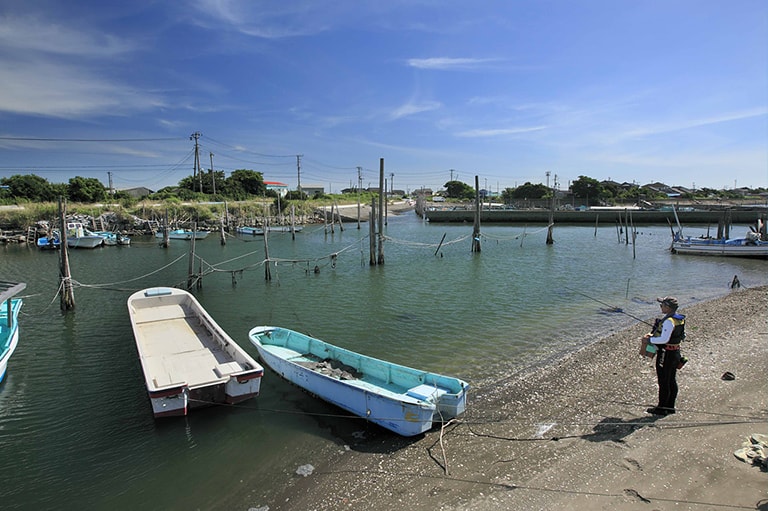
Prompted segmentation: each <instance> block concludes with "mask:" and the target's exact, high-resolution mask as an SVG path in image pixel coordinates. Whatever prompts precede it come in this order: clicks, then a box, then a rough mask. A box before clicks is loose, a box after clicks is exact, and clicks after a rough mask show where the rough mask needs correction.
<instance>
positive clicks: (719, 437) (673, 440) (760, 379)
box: [269, 287, 768, 511]
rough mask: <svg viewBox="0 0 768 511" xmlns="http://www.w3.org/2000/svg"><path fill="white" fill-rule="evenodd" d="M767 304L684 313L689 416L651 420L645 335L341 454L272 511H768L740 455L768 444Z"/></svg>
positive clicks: (652, 384) (652, 393) (749, 300)
mask: <svg viewBox="0 0 768 511" xmlns="http://www.w3.org/2000/svg"><path fill="white" fill-rule="evenodd" d="M767 293H768V288H766V287H763V288H755V289H748V290H744V289H742V290H738V291H734V292H732V293H731V294H729V295H727V296H725V297H723V298H720V299H717V300H713V301H710V302H706V303H700V304H695V305H693V306H690V307H686V305H685V303H681V308H680V312H682V313H683V314H686V315H687V318H688V319H687V334H688V335H687V339H686V341H685V343H684V347H683V353H684V354H685V355H686V356H687V357H688V358H689V359H690V362H689V363H688V364H687V365H686V366H685V368H683V369H682V370H681V371H679V372H678V383H679V384H680V394H679V398H678V403H677V406H678V412H677V414H675V415H670V416H667V417H663V418H659V417H656V416H650V415H648V414H646V413H645V409H646V408H647V407H648V406H652V405H655V404H656V391H657V387H656V380H655V372H654V370H653V366H652V365H651V364H652V363H651V362H649V361H648V360H647V359H643V358H641V357H640V356H639V355H638V354H637V352H638V343H639V337H640V336H641V335H642V334H643V333H644V332H645V331H646V329H647V327H646V326H645V325H642V324H638V325H636V326H634V327H632V328H629V329H627V330H622V331H617V332H614V333H609V334H608V333H607V337H605V338H604V339H602V340H600V341H598V342H596V343H594V344H592V345H590V346H588V347H586V348H584V349H582V350H580V351H579V352H577V353H574V354H573V355H571V356H569V357H567V358H566V359H564V360H560V361H558V362H556V363H555V364H553V365H551V366H549V367H545V368H542V369H541V370H537V371H535V372H532V373H530V374H526V375H516V376H513V377H509V378H507V379H503V380H501V381H498V382H497V383H496V384H495V385H493V386H489V387H486V388H483V389H477V390H476V392H475V393H474V394H473V395H472V400H471V402H470V406H469V410H468V412H467V413H466V414H465V415H464V416H462V417H461V420H460V421H458V422H456V423H455V424H451V425H448V426H447V427H445V428H444V429H443V430H442V431H441V430H440V429H439V428H437V429H435V430H433V431H431V432H429V433H428V434H427V435H425V436H424V437H421V438H417V439H415V440H408V439H398V438H393V437H392V436H391V435H374V436H373V438H368V439H363V440H360V442H359V443H356V444H354V445H351V446H349V447H346V448H342V447H341V446H340V448H339V450H338V451H337V452H335V453H332V454H331V455H330V456H329V457H328V458H327V459H324V460H322V462H320V463H316V464H315V471H314V472H313V473H312V474H311V475H310V476H308V477H301V476H298V475H297V476H296V477H295V479H294V480H293V482H292V484H291V485H290V486H289V487H288V488H286V489H285V492H284V493H283V494H282V495H281V496H280V498H278V499H276V501H275V502H272V503H270V504H269V509H270V510H271V511H275V510H330V509H349V510H367V511H371V510H372V511H377V510H382V511H383V510H392V509H411V510H436V509H440V510H465V509H466V510H470V509H471V510H481V511H482V510H506V509H509V510H518V509H520V510H522V509H524V510H532V509H542V510H549V509H557V510H561V509H569V510H577V511H578V510H599V509H605V510H608V509H610V510H612V511H623V510H627V511H629V510H666V509H675V510H710V509H768V473H766V472H763V471H761V470H760V469H759V468H758V467H756V466H752V465H749V464H747V463H744V462H742V461H740V460H739V459H737V458H736V457H735V456H734V454H733V453H734V451H736V450H737V449H739V448H740V447H742V443H743V442H744V441H745V440H746V439H747V438H748V437H749V436H750V435H751V434H753V433H763V434H768V378H766V375H767V374H768V371H767V370H766V369H768V342H767V341H768V321H767V319H768V295H767ZM726 371H729V372H731V373H733V374H734V375H735V376H736V378H735V380H733V381H725V380H723V379H721V376H722V375H723V373H725V372H726Z"/></svg>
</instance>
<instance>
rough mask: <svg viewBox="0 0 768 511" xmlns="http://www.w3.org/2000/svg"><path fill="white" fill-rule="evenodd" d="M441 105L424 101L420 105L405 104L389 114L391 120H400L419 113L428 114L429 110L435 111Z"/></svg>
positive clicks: (436, 102)
mask: <svg viewBox="0 0 768 511" xmlns="http://www.w3.org/2000/svg"><path fill="white" fill-rule="evenodd" d="M442 106H443V105H442V104H441V103H440V102H438V101H425V102H422V103H412V102H409V103H406V104H405V105H403V106H401V107H399V108H397V109H395V110H394V111H393V112H392V113H391V114H390V118H391V119H401V118H403V117H408V116H410V115H414V114H418V113H421V112H429V111H431V110H437V109H439V108H440V107H442Z"/></svg>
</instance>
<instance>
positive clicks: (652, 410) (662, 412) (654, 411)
mask: <svg viewBox="0 0 768 511" xmlns="http://www.w3.org/2000/svg"><path fill="white" fill-rule="evenodd" d="M646 412H647V413H652V414H653V415H667V414H668V413H669V410H667V409H665V408H659V407H658V406H654V407H653V408H648V409H647V410H646ZM672 413H675V412H672Z"/></svg>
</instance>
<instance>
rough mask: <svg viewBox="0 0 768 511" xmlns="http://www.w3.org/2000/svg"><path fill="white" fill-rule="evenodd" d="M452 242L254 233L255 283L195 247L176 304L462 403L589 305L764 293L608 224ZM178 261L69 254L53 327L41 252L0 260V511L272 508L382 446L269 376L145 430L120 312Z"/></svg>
mask: <svg viewBox="0 0 768 511" xmlns="http://www.w3.org/2000/svg"><path fill="white" fill-rule="evenodd" d="M745 230H746V228H745V227H736V228H734V231H733V232H735V233H740V232H742V231H745ZM471 232H472V226H471V225H444V224H441V225H429V224H425V223H424V222H422V221H421V220H420V219H418V218H417V217H416V216H415V215H413V214H412V213H411V214H407V215H404V216H402V217H395V218H390V219H389V220H388V225H387V227H386V235H387V236H388V239H387V241H386V242H385V264H384V265H382V266H377V267H370V266H369V264H368V259H369V254H368V250H369V244H368V240H367V238H366V236H367V234H368V227H367V225H365V224H364V225H363V229H361V230H358V229H357V228H356V224H350V225H347V226H345V229H344V231H340V230H339V228H338V226H337V227H336V229H335V232H333V233H330V232H328V233H326V232H325V231H324V229H323V227H322V226H319V227H315V226H308V227H307V228H305V229H304V231H303V232H301V233H297V234H296V239H295V240H292V239H291V236H290V234H279V235H278V234H275V235H270V236H269V238H268V242H269V254H270V257H271V258H272V259H279V261H278V262H277V264H272V265H271V266H270V271H271V275H272V280H271V281H269V282H267V281H266V280H265V266H264V265H263V260H264V254H265V247H264V241H263V239H262V238H261V237H253V238H250V237H249V238H229V239H228V241H227V243H226V245H223V246H222V245H221V244H220V242H219V239H218V236H214V235H212V236H209V237H208V238H207V239H206V240H204V241H202V242H198V243H197V244H196V248H197V255H198V257H199V259H198V260H196V261H195V268H196V269H197V268H199V267H200V266H201V265H202V268H203V270H204V271H205V272H206V276H205V277H204V279H203V286H202V288H201V289H199V290H196V291H195V294H196V296H197V297H198V299H199V300H200V302H201V303H202V305H203V306H204V307H205V308H206V309H207V310H208V312H209V313H210V314H211V315H212V316H213V317H214V319H215V320H216V321H217V322H218V323H219V324H220V325H221V326H222V327H224V329H225V330H227V332H228V333H229V334H230V335H231V336H232V337H233V338H234V339H235V340H236V341H238V342H239V343H240V344H241V345H242V346H243V347H244V348H245V349H246V350H248V351H249V352H250V353H251V354H252V355H254V356H255V355H256V350H255V348H253V347H252V346H251V345H250V343H249V342H248V340H247V332H248V330H249V329H250V328H251V327H253V326H256V325H280V326H286V327H289V328H292V329H295V330H300V331H303V332H306V333H309V334H311V335H313V336H316V337H319V338H321V339H324V340H327V341H330V342H332V343H334V344H338V345H341V346H344V347H346V348H350V349H353V350H356V351H361V352H364V353H366V354H368V355H372V356H375V357H378V358H384V359H387V360H391V361H393V362H396V363H400V364H404V365H408V366H412V367H419V368H423V369H427V370H431V371H435V372H441V373H445V374H449V375H454V376H458V377H461V378H463V379H465V380H467V381H469V382H470V384H471V385H472V386H473V388H475V389H482V388H485V387H487V386H489V385H492V384H493V382H494V381H497V380H499V379H501V378H502V377H506V376H508V375H509V374H510V373H514V372H517V371H521V370H524V369H526V368H528V367H530V366H532V365H535V364H538V363H540V362H541V361H543V360H546V359H548V358H549V357H551V356H552V355H553V354H557V353H561V352H563V351H568V350H572V349H574V348H576V347H578V346H581V345H583V344H585V343H587V342H590V341H591V340H594V339H595V338H596V337H595V336H596V335H597V334H598V333H599V332H606V331H607V330H609V329H611V330H613V329H616V328H618V327H620V326H624V325H628V324H631V323H633V322H635V320H633V319H632V318H630V317H628V316H626V315H623V314H616V313H609V312H607V311H606V310H605V309H607V308H608V307H606V306H605V305H604V304H609V305H611V306H615V307H621V308H622V309H623V310H624V311H626V312H628V313H631V314H632V315H634V316H637V317H641V318H650V317H652V316H653V315H654V314H657V313H658V305H657V304H656V303H655V301H654V298H655V297H656V296H660V295H677V296H678V298H679V300H680V302H681V304H682V306H683V307H685V305H686V304H689V303H692V302H694V301H697V300H703V299H708V298H712V297H715V296H719V295H722V294H725V293H727V292H729V291H730V290H729V288H728V284H729V283H730V282H731V279H732V278H733V275H738V276H739V279H740V281H741V283H742V284H743V285H745V286H757V285H765V284H767V283H768V275H767V273H766V265H767V264H768V263H767V262H766V261H754V260H738V259H727V258H723V259H721V258H707V257H694V256H688V257H686V256H679V255H672V254H670V253H669V251H668V247H669V241H670V235H669V228H668V227H667V226H658V227H643V228H642V229H641V230H640V234H639V236H638V239H637V244H636V245H635V247H634V257H633V246H632V245H626V244H625V243H623V242H622V243H619V242H618V239H617V233H616V229H615V227H614V226H605V227H601V228H599V229H598V232H597V235H595V229H594V227H593V226H590V227H587V226H558V227H557V228H556V229H555V231H554V239H555V244H554V245H552V246H547V245H546V244H545V243H544V240H545V236H546V232H545V231H543V230H542V226H528V227H522V226H503V225H488V226H483V227H482V233H483V237H482V242H481V248H482V251H481V253H479V254H473V253H471V251H470V247H471V239H470V235H471ZM524 234H525V236H524ZM689 234H691V235H695V234H696V233H695V230H692V232H690V233H689ZM444 235H445V240H444V242H443V245H442V247H441V248H440V250H439V251H437V254H435V252H436V249H437V245H438V243H440V241H441V239H442V238H443V236H444ZM188 248H189V242H185V241H172V242H171V247H170V248H168V249H162V248H159V247H158V245H157V243H156V240H154V239H150V238H146V239H134V243H133V245H132V246H129V247H105V248H100V249H96V250H74V251H71V252H70V263H71V267H72V275H73V279H74V280H75V281H76V282H77V287H76V289H75V300H76V303H77V308H76V310H75V311H74V312H71V313H68V314H62V313H61V312H60V310H59V302H58V298H57V297H56V291H57V287H58V260H57V254H55V253H48V252H41V251H37V250H36V249H34V248H28V247H25V246H20V245H6V246H2V247H0V279H2V280H9V281H23V282H26V283H27V289H26V291H25V293H26V294H25V303H24V307H23V309H22V317H21V340H20V344H19V348H18V349H17V351H16V353H15V354H14V356H13V357H12V358H11V361H10V364H9V367H8V374H7V377H6V381H5V382H3V383H2V384H0V452H1V453H2V456H0V474H2V482H1V483H0V508H2V509H115V510H118V509H141V508H143V509H214V508H216V509H221V508H226V509H242V510H247V509H248V508H250V507H259V506H265V505H270V504H274V503H273V502H272V499H273V498H274V496H275V495H276V493H278V492H279V491H280V490H282V489H283V488H285V487H286V486H287V485H289V484H290V482H291V481H292V480H294V478H296V477H299V476H296V475H295V471H296V469H297V467H298V466H300V465H304V464H312V465H314V466H320V465H322V463H323V459H324V458H323V457H324V453H327V452H328V450H329V449H343V446H344V445H345V444H353V446H354V447H353V448H360V449H365V448H366V441H363V442H361V441H359V440H355V441H354V442H353V438H354V435H355V434H356V433H357V432H360V431H363V432H365V434H366V436H367V438H369V439H370V442H373V441H374V439H375V440H376V441H379V442H380V441H381V439H386V438H388V437H390V435H391V434H390V433H387V432H385V431H383V430H380V429H378V428H375V427H372V426H367V425H366V424H365V423H364V422H362V421H359V420H354V419H347V418H342V417H338V416H337V415H338V414H340V413H341V412H340V411H339V410H338V409H335V408H333V407H331V406H329V405H326V404H325V403H323V402H320V401H318V400H316V399H314V398H312V397H311V396H309V395H307V394H305V393H303V392H302V391H300V390H299V389H297V388H296V387H292V386H291V385H289V384H287V383H285V382H283V381H282V380H280V379H279V378H278V377H277V376H276V375H275V374H273V373H271V372H269V371H267V372H266V373H265V376H264V378H263V380H262V387H261V395H260V396H259V397H258V398H256V399H254V400H251V401H249V402H246V403H244V404H243V405H241V406H237V407H219V408H208V409H195V410H193V411H192V414H191V415H190V416H188V417H185V418H177V419H166V420H158V421H156V420H155V419H154V418H153V417H152V413H151V408H150V405H149V402H148V399H147V397H146V392H145V388H144V384H143V376H142V373H141V366H140V364H139V361H138V357H137V355H136V349H135V345H134V343H133V337H132V334H131V327H130V324H129V319H128V314H127V309H126V300H127V298H128V296H129V295H130V294H131V293H132V292H133V291H135V290H138V289H142V288H145V287H151V286H173V285H177V284H181V283H183V282H185V281H186V276H187V269H188V266H189V257H188V255H187V254H188ZM332 254H336V257H335V258H332V257H330V256H331V255H332ZM295 261H299V262H295ZM315 267H317V271H315ZM588 296H589V297H591V298H588ZM596 300H599V301H600V302H604V304H601V303H598V301H596ZM470 406H471V401H470ZM483 412H484V411H483V410H474V409H470V411H469V412H468V413H477V414H479V415H482V414H483Z"/></svg>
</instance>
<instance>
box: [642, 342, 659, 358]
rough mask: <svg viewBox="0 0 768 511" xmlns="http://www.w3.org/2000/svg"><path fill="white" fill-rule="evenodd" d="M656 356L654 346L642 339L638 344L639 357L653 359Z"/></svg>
mask: <svg viewBox="0 0 768 511" xmlns="http://www.w3.org/2000/svg"><path fill="white" fill-rule="evenodd" d="M655 355H656V346H654V345H653V344H651V343H650V342H649V341H648V340H647V339H643V340H642V341H641V343H640V356H643V357H648V358H653V357H654V356H655Z"/></svg>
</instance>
